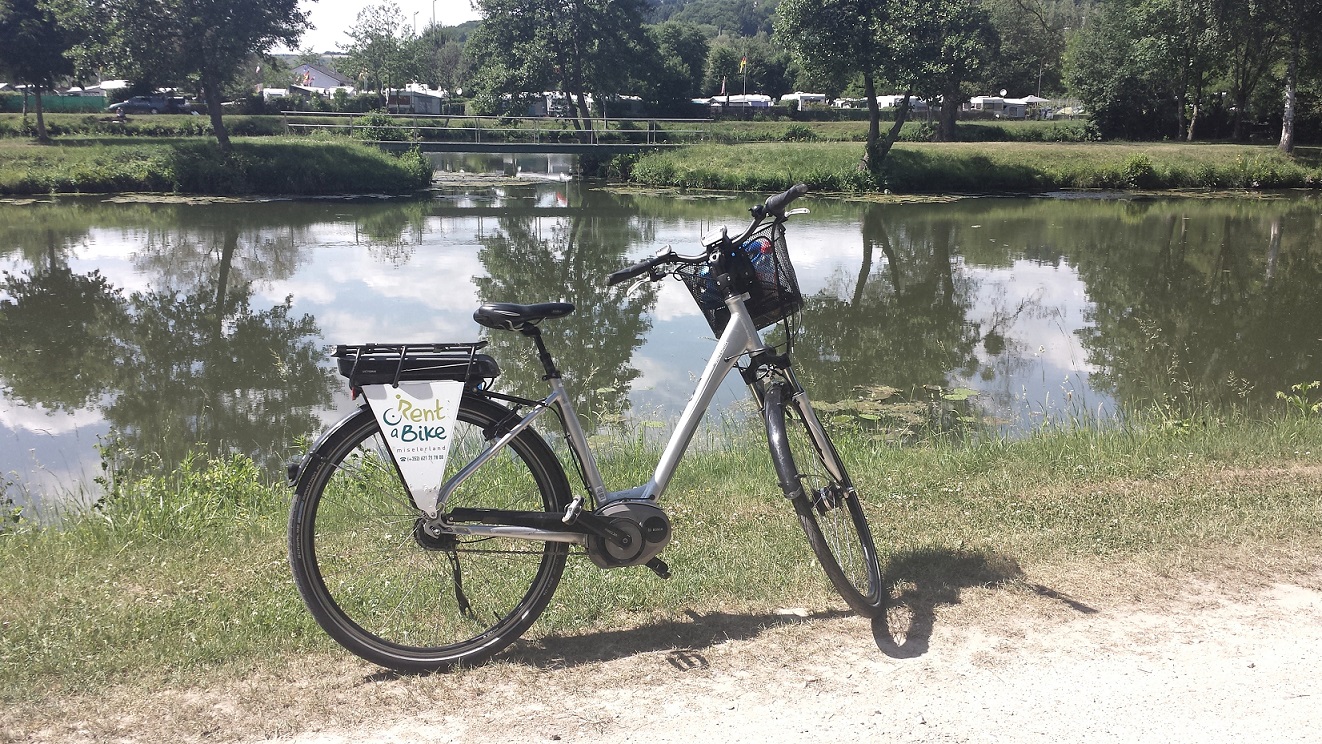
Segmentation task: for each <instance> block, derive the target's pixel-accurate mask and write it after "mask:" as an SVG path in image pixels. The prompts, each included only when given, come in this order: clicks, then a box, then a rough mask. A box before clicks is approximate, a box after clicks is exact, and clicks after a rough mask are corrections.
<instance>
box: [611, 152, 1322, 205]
mask: <svg viewBox="0 0 1322 744" xmlns="http://www.w3.org/2000/svg"><path fill="white" fill-rule="evenodd" d="M862 154H863V149H862V147H861V145H858V144H855V143H835V142H796V143H793V144H746V145H739V146H736V147H730V146H722V145H698V146H694V147H687V148H682V149H675V150H666V151H661V152H651V153H647V154H644V155H641V156H639V157H638V158H636V159H622V160H621V161H617V164H616V168H617V170H616V175H617V177H619V178H622V179H623V180H627V181H630V182H632V183H637V184H639V185H644V186H653V187H675V188H698V189H723V190H740V191H779V190H782V189H785V188H788V187H789V186H792V185H793V184H795V183H796V182H803V183H807V184H809V185H810V186H813V187H814V188H816V189H818V190H824V191H839V192H853V193H859V192H870V191H881V190H890V191H893V192H899V193H1034V192H1043V191H1055V190H1062V189H1274V188H1318V187H1320V186H1322V151H1320V150H1319V149H1318V148H1306V149H1303V150H1301V151H1299V152H1298V153H1297V154H1296V155H1295V157H1287V156H1285V155H1282V154H1281V153H1280V152H1278V151H1277V150H1276V149H1275V148H1273V147H1268V146H1256V145H1182V144H1099V143H1090V144H1061V143H1048V142H1031V143H1029V142H978V143H973V142H955V143H940V144H938V143H916V142H915V143H899V144H897V145H896V146H895V148H894V149H893V150H891V152H890V154H889V156H888V157H887V159H886V161H885V164H884V168H883V173H882V175H881V177H880V179H874V178H873V177H872V176H871V174H870V173H868V172H867V171H866V170H864V169H862V168H860V165H859V162H860V159H861V157H862Z"/></svg>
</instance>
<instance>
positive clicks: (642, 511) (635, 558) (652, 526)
mask: <svg viewBox="0 0 1322 744" xmlns="http://www.w3.org/2000/svg"><path fill="white" fill-rule="evenodd" d="M593 513H594V514H595V515H596V516H598V517H600V518H602V519H604V520H606V521H608V522H610V523H611V525H612V526H613V527H615V528H616V529H618V530H621V531H622V532H624V533H625V534H627V535H628V536H629V538H630V542H629V544H628V545H618V544H616V543H614V542H611V541H610V540H607V539H606V538H603V537H602V536H600V535H593V536H592V537H591V538H589V539H588V544H587V550H588V557H589V558H591V559H592V562H593V563H595V564H597V566H599V567H601V568H619V567H621V566H638V565H642V564H644V563H647V562H648V561H650V560H652V559H653V558H655V557H656V555H657V554H658V553H660V552H661V551H662V550H664V549H665V547H666V545H668V544H670V518H669V517H667V516H666V513H665V512H664V511H662V510H661V507H659V506H657V505H655V504H653V503H651V502H644V501H614V502H611V503H609V504H607V505H605V506H603V507H601V508H600V509H597V510H596V511H595V512H593Z"/></svg>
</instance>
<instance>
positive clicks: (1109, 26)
mask: <svg viewBox="0 0 1322 744" xmlns="http://www.w3.org/2000/svg"><path fill="white" fill-rule="evenodd" d="M1168 8H1169V4H1168V3H1167V2H1166V1H1165V0H1157V1H1154V2H1151V3H1149V2H1142V1H1141V0H1116V2H1113V3H1111V4H1109V5H1106V6H1104V7H1103V9H1102V12H1101V13H1098V14H1095V15H1094V16H1091V17H1090V18H1089V22H1088V24H1087V25H1086V26H1085V27H1084V28H1082V29H1080V30H1079V31H1078V32H1077V33H1075V34H1073V35H1072V36H1071V38H1070V42H1069V48H1068V50H1067V51H1066V57H1065V77H1066V81H1067V84H1068V85H1069V88H1070V90H1071V91H1073V92H1074V93H1075V94H1076V95H1077V96H1078V97H1079V98H1080V99H1081V100H1082V102H1083V105H1084V106H1085V107H1086V108H1087V110H1088V111H1089V112H1090V113H1091V114H1092V118H1093V122H1094V123H1095V124H1096V125H1097V128H1098V129H1099V130H1100V131H1101V133H1102V135H1103V136H1105V137H1120V138H1126V139H1136V140H1142V139H1152V138H1154V137H1162V136H1167V137H1170V136H1175V135H1178V134H1180V131H1179V128H1180V121H1181V119H1180V116H1181V114H1180V112H1181V110H1182V108H1183V105H1184V98H1183V91H1182V90H1181V88H1180V81H1181V80H1182V79H1183V70H1181V68H1180V61H1181V56H1180V54H1179V53H1178V52H1177V49H1176V45H1175V44H1174V43H1173V40H1174V39H1175V38H1177V33H1176V32H1175V30H1174V27H1173V25H1172V24H1171V18H1170V15H1169V14H1167V13H1164V12H1163V11H1164V10H1166V9H1168Z"/></svg>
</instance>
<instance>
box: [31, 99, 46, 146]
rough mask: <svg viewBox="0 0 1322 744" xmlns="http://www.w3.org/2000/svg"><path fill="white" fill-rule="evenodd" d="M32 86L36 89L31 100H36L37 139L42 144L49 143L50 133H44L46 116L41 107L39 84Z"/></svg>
mask: <svg viewBox="0 0 1322 744" xmlns="http://www.w3.org/2000/svg"><path fill="white" fill-rule="evenodd" d="M32 87H33V89H34V90H35V91H36V95H35V97H34V98H33V100H34V101H36V109H37V141H38V142H40V143H41V144H43V145H49V144H50V135H48V134H47V133H46V117H45V115H44V113H43V112H42V109H41V85H34V86H32Z"/></svg>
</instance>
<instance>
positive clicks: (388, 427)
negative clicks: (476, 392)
mask: <svg viewBox="0 0 1322 744" xmlns="http://www.w3.org/2000/svg"><path fill="white" fill-rule="evenodd" d="M463 392H464V384H463V383H462V382H458V381H455V380H431V381H427V382H401V383H400V384H399V386H398V387H396V386H394V385H364V386H363V395H365V396H366V397H367V403H368V405H369V406H371V408H372V413H373V414H375V415H376V420H377V423H378V424H380V426H381V431H382V433H383V434H384V435H385V440H386V444H387V445H388V446H389V447H390V452H391V454H393V455H394V456H395V462H396V463H398V464H399V469H400V474H401V475H402V476H403V477H404V481H405V483H407V484H408V488H409V491H410V492H412V493H413V500H414V503H418V504H420V503H421V502H422V500H420V499H419V498H418V496H419V495H420V494H424V493H432V494H435V493H436V492H437V491H439V490H440V488H441V485H442V484H443V483H444V482H445V462H446V460H447V459H448V458H449V456H450V442H451V434H452V432H453V429H454V421H455V417H456V416H457V415H458V414H459V399H460V397H461V396H462V395H463Z"/></svg>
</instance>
